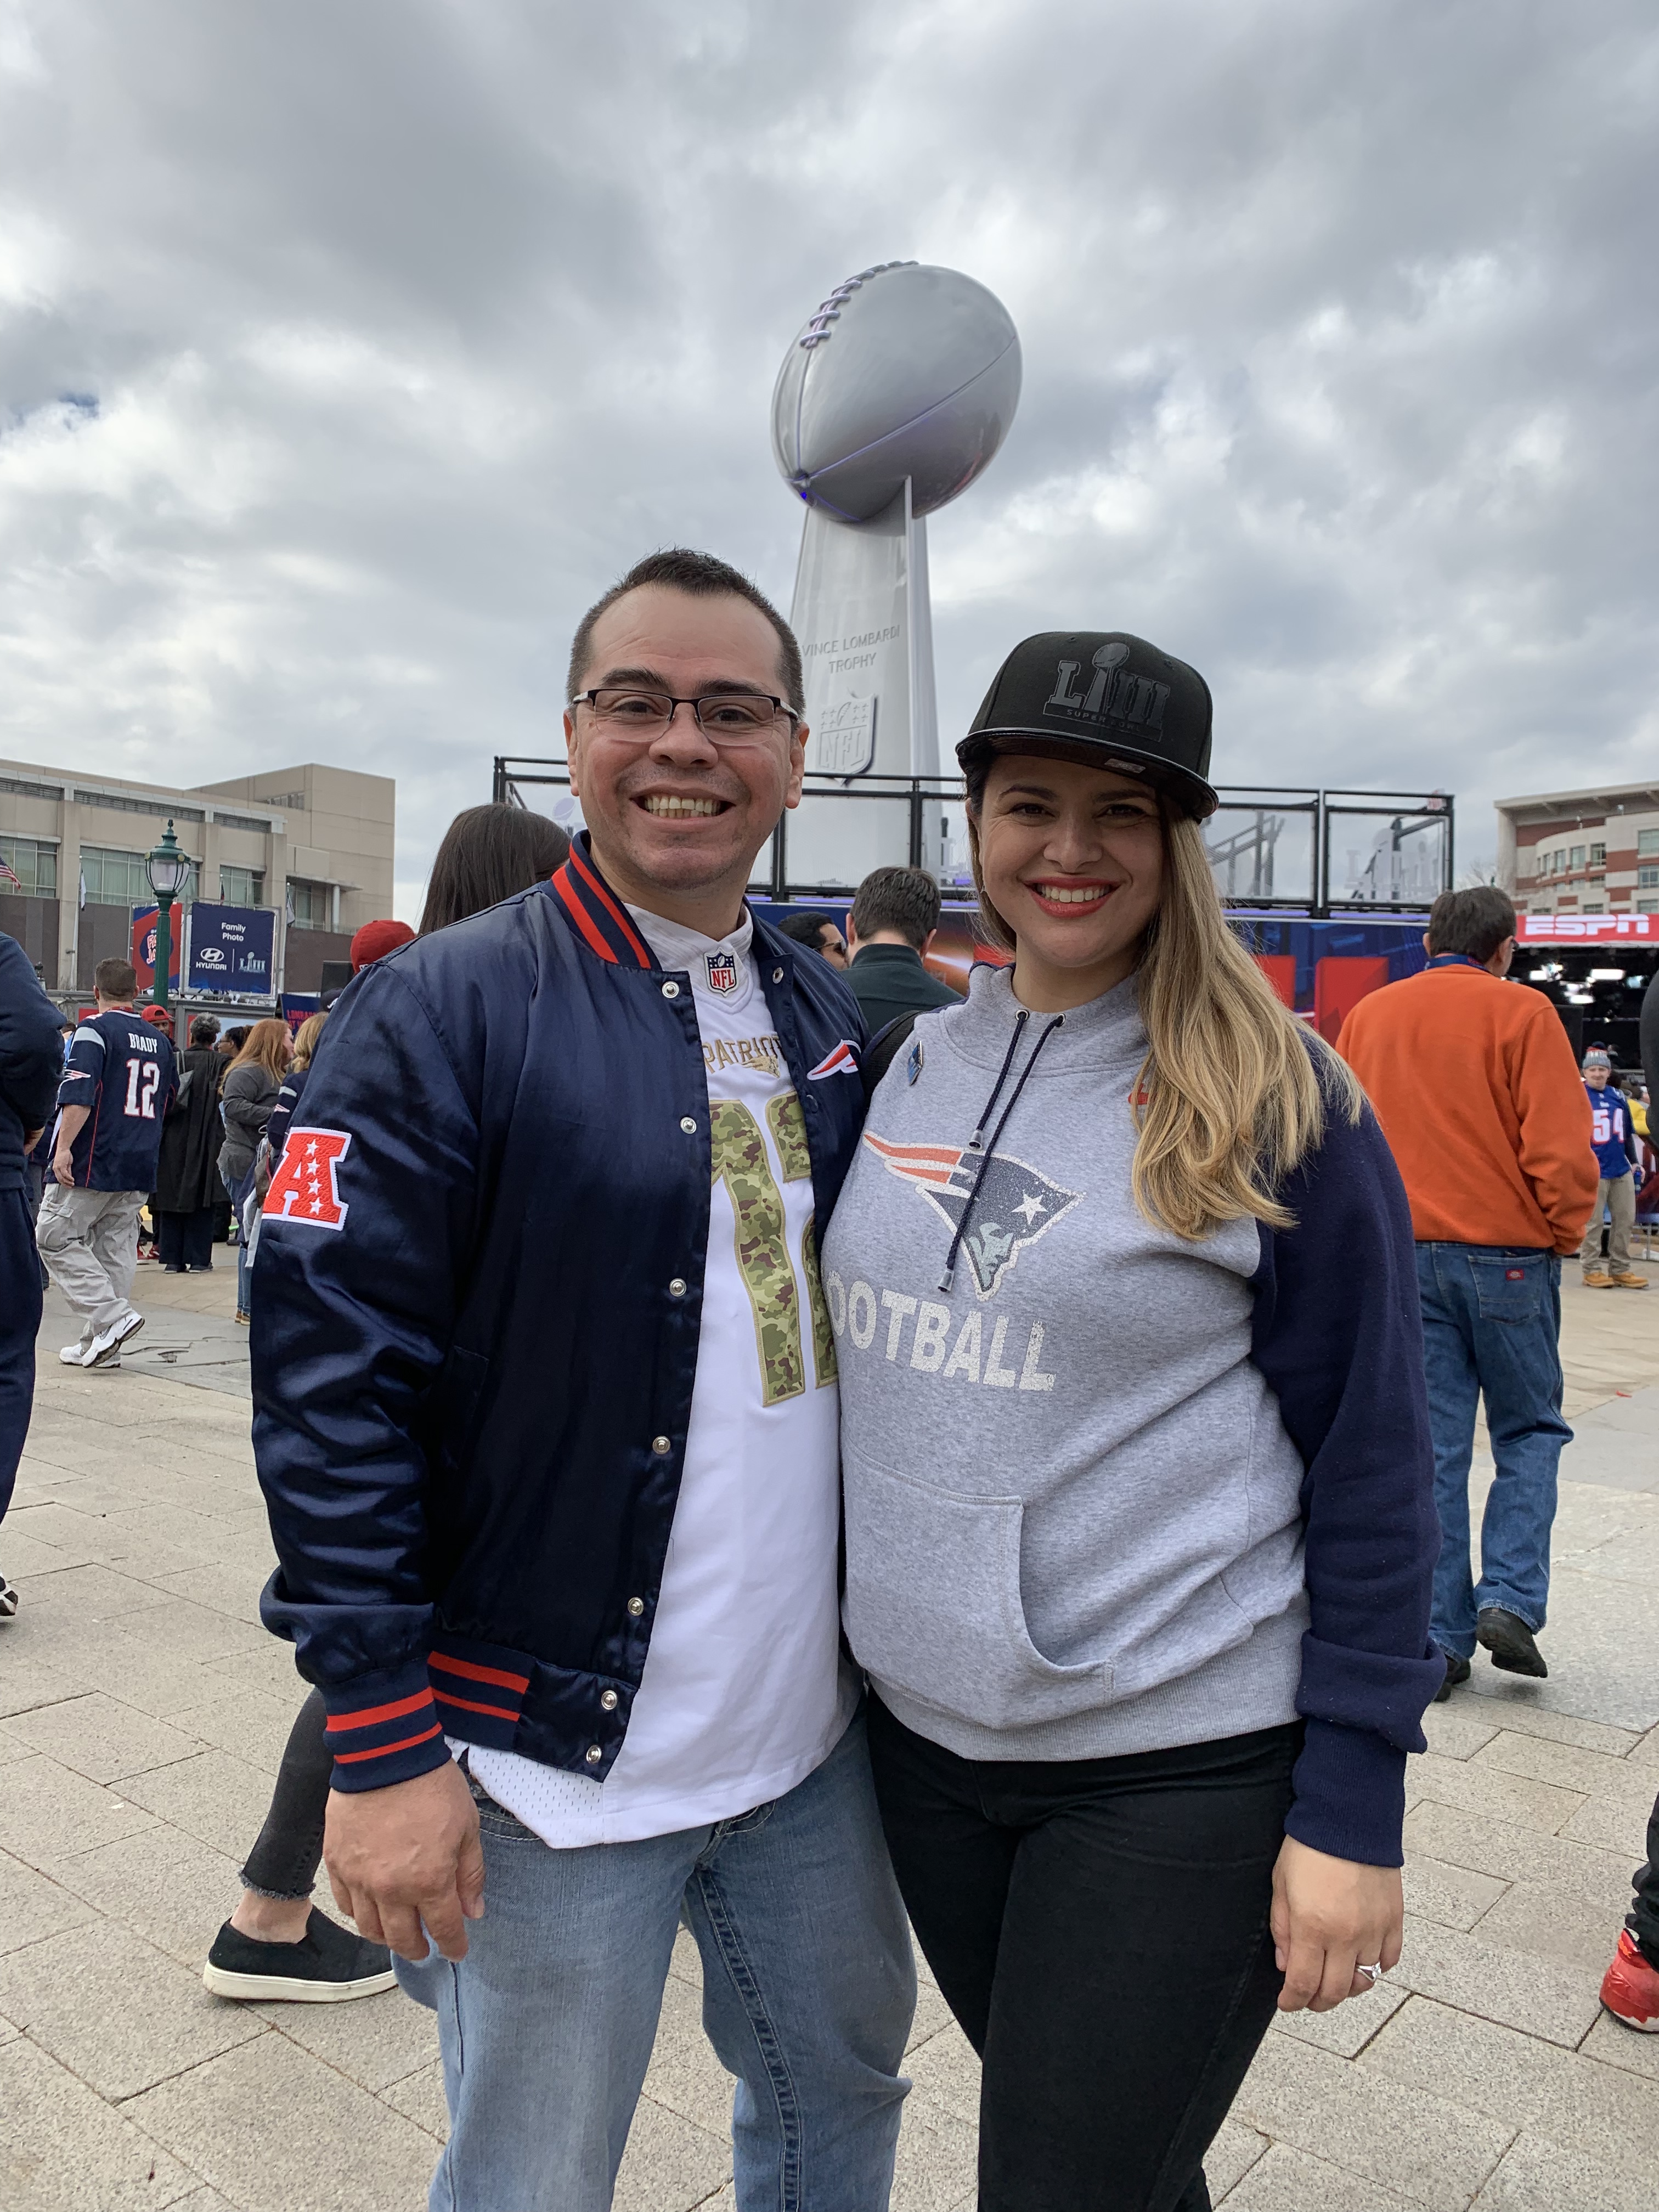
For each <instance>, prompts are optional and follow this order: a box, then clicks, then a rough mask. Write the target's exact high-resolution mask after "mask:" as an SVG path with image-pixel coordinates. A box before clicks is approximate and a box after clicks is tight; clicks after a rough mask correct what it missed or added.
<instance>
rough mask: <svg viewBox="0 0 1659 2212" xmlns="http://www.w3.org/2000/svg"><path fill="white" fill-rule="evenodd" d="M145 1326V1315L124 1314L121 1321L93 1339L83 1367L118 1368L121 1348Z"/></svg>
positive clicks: (83, 1359)
mask: <svg viewBox="0 0 1659 2212" xmlns="http://www.w3.org/2000/svg"><path fill="white" fill-rule="evenodd" d="M143 1325H144V1316H143V1314H141V1313H134V1312H131V1310H129V1311H128V1312H126V1313H124V1314H123V1315H122V1316H121V1318H120V1320H119V1321H112V1322H111V1323H110V1325H109V1327H108V1328H106V1329H104V1330H103V1331H101V1332H100V1334H98V1335H97V1336H94V1338H93V1340H92V1342H91V1343H90V1344H89V1345H88V1346H87V1349H86V1355H85V1357H84V1358H82V1362H81V1364H82V1366H83V1367H113V1366H118V1365H119V1364H120V1358H121V1346H123V1345H124V1344H125V1342H126V1340H127V1339H128V1338H129V1337H130V1336H137V1334H138V1332H139V1330H140V1329H141V1328H143Z"/></svg>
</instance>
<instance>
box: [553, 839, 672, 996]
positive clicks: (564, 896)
mask: <svg viewBox="0 0 1659 2212" xmlns="http://www.w3.org/2000/svg"><path fill="white" fill-rule="evenodd" d="M553 896H554V897H555V899H556V900H557V902H558V903H559V905H560V907H561V908H562V910H563V913H564V917H565V920H566V921H568V923H569V925H570V927H571V928H572V929H574V931H575V933H576V934H577V936H578V937H579V938H580V939H581V941H582V943H583V944H584V945H586V947H587V949H588V951H590V952H592V953H597V954H598V956H599V958H600V959H601V960H608V961H609V962H610V963H611V965H612V967H615V968H654V967H655V966H656V964H657V963H656V962H655V961H654V960H653V958H652V957H651V949H650V947H649V946H648V945H647V943H646V941H645V939H643V938H642V937H641V935H640V933H639V931H638V930H637V929H635V927H634V925H633V922H632V921H630V920H629V914H628V908H626V907H625V906H624V905H623V902H622V901H621V900H620V899H619V898H618V897H617V894H616V893H615V891H613V890H611V886H610V884H607V883H606V881H605V878H604V877H603V876H602V875H601V874H600V873H599V870H598V868H596V867H595V866H594V865H593V855H592V848H591V846H590V845H589V843H588V837H587V832H586V830H585V829H584V830H582V831H581V832H580V835H579V836H576V837H574V838H573V839H572V841H571V846H570V858H569V859H568V860H567V861H566V862H565V864H564V866H563V867H562V868H561V869H560V870H559V872H558V873H557V875H556V876H555V877H554V878H553Z"/></svg>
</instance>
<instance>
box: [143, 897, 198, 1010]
mask: <svg viewBox="0 0 1659 2212" xmlns="http://www.w3.org/2000/svg"><path fill="white" fill-rule="evenodd" d="M184 912H185V910H184V908H183V907H181V906H178V905H175V906H174V907H173V908H172V910H171V912H170V914H169V915H168V923H169V926H170V927H171V929H172V931H173V944H172V947H171V949H170V950H169V952H168V955H167V989H168V991H169V992H170V993H171V992H173V991H176V990H177V989H178V987H179V966H180V955H181V954H182V952H183V950H184V935H185V931H184ZM160 921H161V908H159V907H156V906H136V907H134V908H133V909H132V969H133V973H134V975H137V978H138V993H139V996H140V997H141V998H143V997H145V996H147V995H148V994H149V993H150V992H152V991H153V990H154V989H155V938H156V932H157V926H158V924H159V922H160Z"/></svg>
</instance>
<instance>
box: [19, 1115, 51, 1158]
mask: <svg viewBox="0 0 1659 2212" xmlns="http://www.w3.org/2000/svg"><path fill="white" fill-rule="evenodd" d="M45 1135H46V1123H45V1122H44V1121H43V1122H42V1123H41V1124H40V1127H39V1128H38V1129H25V1130H24V1132H23V1150H24V1151H25V1152H33V1150H34V1148H35V1146H37V1145H38V1144H39V1143H40V1139H41V1138H42V1137H44V1136H45Z"/></svg>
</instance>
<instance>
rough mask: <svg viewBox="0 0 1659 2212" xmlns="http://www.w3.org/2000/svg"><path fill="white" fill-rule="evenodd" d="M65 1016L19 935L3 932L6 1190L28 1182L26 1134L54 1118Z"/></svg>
mask: <svg viewBox="0 0 1659 2212" xmlns="http://www.w3.org/2000/svg"><path fill="white" fill-rule="evenodd" d="M63 1024H64V1017H63V1016H62V1015H61V1014H60V1013H59V1012H58V1009H57V1007H56V1006H53V1004H52V1000H50V999H49V998H48V997H47V996H46V993H45V992H44V991H43V990H42V989H41V988H40V979H39V978H38V977H37V976H36V975H35V972H34V966H33V962H32V961H31V960H30V958H29V957H28V955H27V952H25V951H24V950H23V948H22V946H21V945H20V944H19V943H18V942H17V939H15V937H6V936H3V935H0V1190H21V1188H22V1187H23V1139H24V1138H25V1137H26V1136H27V1135H29V1134H30V1133H32V1132H33V1131H34V1130H36V1129H38V1128H40V1127H42V1126H43V1125H44V1124H45V1123H46V1122H48V1121H51V1119H52V1115H53V1112H54V1111H55V1110H56V1107H57V1102H58V1079H59V1077H60V1076H61V1075H62V1074H63V1072H64V1040H63V1036H62V1030H63Z"/></svg>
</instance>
